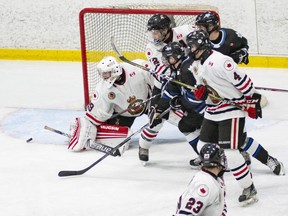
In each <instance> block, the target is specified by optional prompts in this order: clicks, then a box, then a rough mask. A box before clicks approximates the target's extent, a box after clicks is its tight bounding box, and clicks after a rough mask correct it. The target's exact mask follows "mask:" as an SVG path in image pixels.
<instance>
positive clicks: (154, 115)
mask: <svg viewBox="0 0 288 216" xmlns="http://www.w3.org/2000/svg"><path fill="white" fill-rule="evenodd" d="M161 113H162V111H161V110H157V109H156V108H155V107H154V106H152V107H151V108H150V111H149V113H148V117H149V125H150V128H154V127H156V126H157V125H159V124H161V123H162V118H158V116H159V115H160V114H161Z"/></svg>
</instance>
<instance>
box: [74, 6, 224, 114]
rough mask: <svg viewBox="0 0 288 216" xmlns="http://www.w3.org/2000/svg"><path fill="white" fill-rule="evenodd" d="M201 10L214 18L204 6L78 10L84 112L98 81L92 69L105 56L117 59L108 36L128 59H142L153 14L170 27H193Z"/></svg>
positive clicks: (214, 8)
mask: <svg viewBox="0 0 288 216" xmlns="http://www.w3.org/2000/svg"><path fill="white" fill-rule="evenodd" d="M204 11H212V12H214V13H215V14H217V15H218V9H217V8H216V7H213V6H207V5H180V6H179V5H133V6H121V7H117V8H115V7H107V8H84V9H83V10H81V11H80V14H79V25H80V39H81V55H82V70H83V87H84V105H85V109H86V106H87V105H88V104H89V102H90V98H91V96H92V95H93V92H94V88H95V86H96V85H97V83H98V82H99V81H100V79H101V77H100V76H99V75H98V72H97V70H96V65H97V62H99V61H100V60H101V59H102V58H104V57H105V56H108V55H111V56H114V57H117V55H116V54H115V53H114V52H113V49H112V47H111V36H114V37H115V38H116V40H117V45H118V47H119V48H120V50H121V51H122V52H123V54H124V55H125V56H127V58H128V59H131V60H133V59H136V58H141V59H146V57H145V54H144V51H145V47H146V45H147V43H148V37H147V34H146V25H147V22H148V19H149V18H150V17H151V16H152V15H153V14H156V13H163V14H167V15H169V16H170V17H171V19H172V22H173V24H174V25H176V26H180V25H186V24H191V25H192V24H194V22H195V18H196V16H197V15H198V14H200V13H202V12H204ZM218 16H219V15H218Z"/></svg>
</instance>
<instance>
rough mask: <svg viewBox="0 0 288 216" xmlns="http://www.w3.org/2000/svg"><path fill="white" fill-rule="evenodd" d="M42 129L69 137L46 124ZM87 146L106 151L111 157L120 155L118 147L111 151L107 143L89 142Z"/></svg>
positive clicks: (111, 148)
mask: <svg viewBox="0 0 288 216" xmlns="http://www.w3.org/2000/svg"><path fill="white" fill-rule="evenodd" d="M44 129H46V130H49V131H52V132H54V133H57V134H60V135H63V136H66V137H68V138H70V137H71V135H70V134H68V133H65V132H62V131H60V130H57V129H54V128H51V127H49V126H47V125H45V126H44ZM89 147H90V148H91V149H94V150H96V151H100V152H103V153H107V154H109V155H111V156H113V157H116V156H121V153H120V151H119V149H117V150H116V151H113V147H111V146H107V145H104V144H101V143H96V142H90V143H89Z"/></svg>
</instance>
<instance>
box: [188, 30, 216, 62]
mask: <svg viewBox="0 0 288 216" xmlns="http://www.w3.org/2000/svg"><path fill="white" fill-rule="evenodd" d="M186 43H187V45H188V47H189V49H190V53H191V54H192V57H193V58H194V59H195V60H197V59H199V58H196V57H195V55H196V54H197V52H198V51H199V50H203V49H206V50H208V49H211V48H210V46H211V44H210V40H209V35H208V33H207V32H205V31H203V30H197V31H193V32H190V33H189V34H188V35H187V37H186Z"/></svg>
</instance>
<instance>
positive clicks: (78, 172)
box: [58, 107, 171, 177]
mask: <svg viewBox="0 0 288 216" xmlns="http://www.w3.org/2000/svg"><path fill="white" fill-rule="evenodd" d="M170 109H171V108H170V107H169V108H168V109H166V110H165V111H164V112H163V113H161V114H160V115H159V116H158V118H162V117H163V116H164V115H165V114H167V113H168V112H169V111H170ZM147 126H149V123H147V124H145V125H144V126H142V127H141V128H140V129H138V130H137V131H135V132H134V133H132V134H131V135H130V136H128V137H127V138H126V139H125V140H123V141H122V142H120V143H119V144H118V145H117V146H115V147H114V148H113V151H115V150H118V149H119V148H120V147H121V146H123V145H124V144H125V143H127V142H128V141H130V140H131V138H132V137H133V136H134V135H136V134H138V133H140V132H141V131H142V130H143V129H144V128H145V127H147ZM108 156H109V154H108V153H106V154H105V155H103V156H102V157H101V158H99V159H98V160H97V161H95V162H94V163H93V164H91V165H90V166H88V167H86V168H85V169H82V170H63V171H60V172H59V173H58V176H59V177H66V176H75V175H82V174H84V173H86V172H87V171H88V170H90V169H91V168H92V167H94V166H95V165H97V164H98V163H100V162H101V161H102V160H104V159H105V158H106V157H108Z"/></svg>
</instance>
